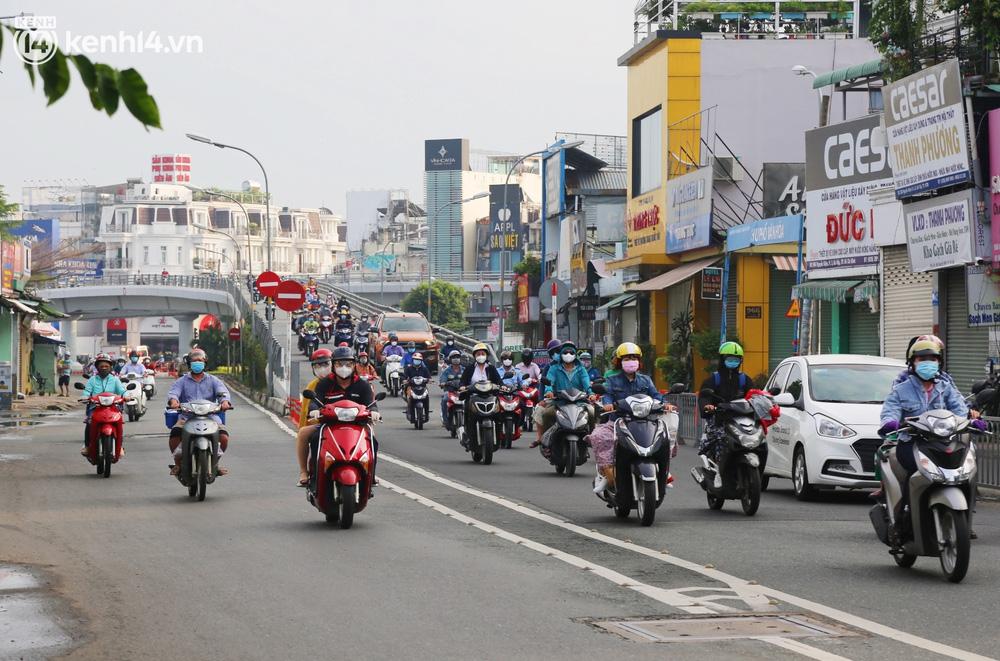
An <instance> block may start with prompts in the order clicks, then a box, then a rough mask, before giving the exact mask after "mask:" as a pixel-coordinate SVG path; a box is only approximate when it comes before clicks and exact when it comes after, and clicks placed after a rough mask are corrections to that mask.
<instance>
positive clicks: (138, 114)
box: [118, 69, 161, 128]
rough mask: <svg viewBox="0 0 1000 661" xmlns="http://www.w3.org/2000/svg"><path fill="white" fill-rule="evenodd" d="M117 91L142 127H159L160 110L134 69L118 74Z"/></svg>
mask: <svg viewBox="0 0 1000 661" xmlns="http://www.w3.org/2000/svg"><path fill="white" fill-rule="evenodd" d="M118 91H119V92H120V93H121V95H122V101H124V102H125V107H126V108H128V110H129V112H131V113H132V115H133V116H134V117H135V118H136V119H138V120H139V121H140V122H142V124H143V126H147V127H148V126H153V127H155V128H161V127H160V109H159V108H158V107H157V106H156V101H155V100H154V99H153V97H152V96H150V95H149V92H148V91H147V89H146V81H145V80H143V79H142V76H141V75H140V74H139V72H138V71H136V70H135V69H125V70H124V71H119V72H118Z"/></svg>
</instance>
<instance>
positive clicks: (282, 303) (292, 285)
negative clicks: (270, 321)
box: [274, 280, 306, 312]
mask: <svg viewBox="0 0 1000 661" xmlns="http://www.w3.org/2000/svg"><path fill="white" fill-rule="evenodd" d="M305 300H306V288H305V287H303V286H302V285H300V284H299V283H297V282H295V281H294V280H282V281H281V283H280V284H279V285H278V287H277V289H276V290H275V292H274V303H275V304H276V305H277V306H278V307H279V308H281V309H282V310H284V311H285V312H294V311H295V310H298V309H299V308H300V307H302V304H303V303H304V302H305Z"/></svg>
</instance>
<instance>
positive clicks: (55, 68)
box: [38, 50, 69, 106]
mask: <svg viewBox="0 0 1000 661" xmlns="http://www.w3.org/2000/svg"><path fill="white" fill-rule="evenodd" d="M38 72H39V73H40V74H41V75H42V81H43V82H44V89H45V96H46V97H47V98H48V100H49V105H50V106H51V105H52V104H53V103H55V102H56V101H58V100H59V99H61V98H62V96H63V94H65V93H66V90H67V89H69V65H67V64H66V56H65V55H63V52H62V51H61V50H57V51H56V52H55V55H53V56H52V57H51V58H49V59H48V60H46V61H45V62H42V63H41V64H40V65H38Z"/></svg>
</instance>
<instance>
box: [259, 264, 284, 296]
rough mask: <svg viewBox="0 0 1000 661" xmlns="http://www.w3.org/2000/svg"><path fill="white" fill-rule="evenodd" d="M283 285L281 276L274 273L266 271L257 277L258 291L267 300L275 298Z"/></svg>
mask: <svg viewBox="0 0 1000 661" xmlns="http://www.w3.org/2000/svg"><path fill="white" fill-rule="evenodd" d="M280 283H281V276H279V275H278V274H277V273H275V272H274V271H264V272H263V273H261V274H260V275H258V276H257V281H256V284H257V291H259V292H260V295H261V296H263V297H265V298H274V294H275V291H277V289H278V285H279V284H280Z"/></svg>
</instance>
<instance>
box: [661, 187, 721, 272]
mask: <svg viewBox="0 0 1000 661" xmlns="http://www.w3.org/2000/svg"><path fill="white" fill-rule="evenodd" d="M712 177H713V173H712V168H702V169H700V170H695V171H694V172H689V173H688V174H685V175H682V176H680V177H675V178H674V179H670V180H669V181H667V253H668V254H669V253H678V252H684V251H685V250H693V249H694V248H704V247H705V246H707V245H708V243H709V239H710V238H711V237H710V235H711V230H712Z"/></svg>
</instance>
